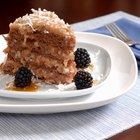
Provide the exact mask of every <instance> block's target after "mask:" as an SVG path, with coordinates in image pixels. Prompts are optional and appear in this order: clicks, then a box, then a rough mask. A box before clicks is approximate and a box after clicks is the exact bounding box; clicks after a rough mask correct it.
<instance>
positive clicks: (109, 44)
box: [0, 32, 137, 113]
mask: <svg viewBox="0 0 140 140" xmlns="http://www.w3.org/2000/svg"><path fill="white" fill-rule="evenodd" d="M76 37H77V40H78V41H79V42H82V41H84V42H87V43H92V44H95V45H97V46H101V47H103V48H104V49H105V50H107V52H108V53H109V54H110V57H111V62H112V66H111V72H110V75H109V77H108V80H107V83H106V84H104V85H103V86H102V87H100V88H99V89H97V90H96V91H95V93H94V94H88V95H85V96H81V97H73V98H66V99H61V98H58V99H50V100H43V99H42V100H31V99H29V100H27V99H26V100H24V99H14V98H13V99H12V98H4V97H1V98H0V112H9V113H56V112H67V111H77V110H84V109H90V108H95V107H99V106H102V105H105V104H108V103H110V102H112V101H113V100H115V99H116V98H117V97H119V96H120V95H122V94H123V93H125V92H126V91H128V90H129V89H130V88H132V86H133V85H134V83H135V81H136V78H137V65H136V60H135V57H134V55H133V53H132V51H131V50H130V48H129V47H128V46H127V45H126V44H125V43H123V42H122V41H120V40H118V39H115V38H112V37H108V36H105V35H100V34H94V33H82V32H79V33H76Z"/></svg>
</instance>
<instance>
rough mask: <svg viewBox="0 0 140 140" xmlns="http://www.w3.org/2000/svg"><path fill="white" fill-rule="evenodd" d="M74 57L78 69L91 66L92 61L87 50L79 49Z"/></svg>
mask: <svg viewBox="0 0 140 140" xmlns="http://www.w3.org/2000/svg"><path fill="white" fill-rule="evenodd" d="M74 55H75V63H76V67H77V68H86V67H88V66H89V65H90V63H91V59H90V55H89V53H88V52H87V50H86V49H83V48H78V49H77V50H76V51H75V53H74Z"/></svg>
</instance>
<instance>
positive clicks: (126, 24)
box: [88, 18, 140, 69]
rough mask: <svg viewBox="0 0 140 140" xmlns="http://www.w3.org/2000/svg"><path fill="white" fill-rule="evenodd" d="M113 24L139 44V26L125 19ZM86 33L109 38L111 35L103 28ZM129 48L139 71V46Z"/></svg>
mask: <svg viewBox="0 0 140 140" xmlns="http://www.w3.org/2000/svg"><path fill="white" fill-rule="evenodd" d="M115 23H116V24H117V25H118V26H119V27H120V28H121V29H122V30H123V31H124V32H125V33H126V34H127V35H128V36H129V38H131V39H133V40H135V41H138V42H140V24H138V23H136V22H133V21H131V20H128V19H125V18H122V19H119V20H117V21H115ZM88 32H94V33H100V34H105V35H109V36H111V33H110V32H109V31H108V30H107V29H106V27H105V26H103V27H100V28H97V29H93V30H88ZM130 48H131V50H132V51H133V53H134V55H135V57H136V60H137V64H138V68H139V69H140V45H133V46H132V47H130Z"/></svg>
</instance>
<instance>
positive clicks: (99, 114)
mask: <svg viewBox="0 0 140 140" xmlns="http://www.w3.org/2000/svg"><path fill="white" fill-rule="evenodd" d="M121 17H125V18H129V19H132V20H135V21H136V22H139V23H140V19H139V18H138V17H134V16H131V15H129V14H126V13H123V12H116V13H113V14H110V15H107V16H103V17H99V18H96V19H91V20H88V21H85V22H80V23H77V24H73V25H72V26H73V28H74V30H75V31H84V30H88V29H93V28H97V27H99V26H102V25H103V24H105V23H108V22H111V21H113V20H116V19H119V18H121ZM137 124H140V72H139V75H138V79H137V82H136V84H135V86H134V87H133V88H132V89H131V90H130V91H128V92H127V93H125V94H124V95H122V96H121V97H119V98H118V99H116V100H115V101H114V102H112V103H111V104H108V105H106V106H102V107H99V108H95V109H90V110H85V111H78V112H69V113H57V114H45V115H41V114H38V115H27V114H6V113H1V114H0V139H1V140H100V139H105V138H108V137H110V136H113V135H115V134H117V133H120V132H122V131H123V130H126V129H128V128H130V127H132V126H135V125H137Z"/></svg>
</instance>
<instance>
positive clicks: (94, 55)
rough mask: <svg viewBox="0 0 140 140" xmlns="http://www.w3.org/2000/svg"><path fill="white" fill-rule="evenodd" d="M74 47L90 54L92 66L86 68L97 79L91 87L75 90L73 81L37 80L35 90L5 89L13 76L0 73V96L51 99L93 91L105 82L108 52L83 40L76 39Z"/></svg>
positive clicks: (108, 70) (2, 56) (107, 71)
mask: <svg viewBox="0 0 140 140" xmlns="http://www.w3.org/2000/svg"><path fill="white" fill-rule="evenodd" d="M1 44H2V43H1ZM2 47H3V49H4V48H5V43H4V45H2ZM76 48H86V49H87V51H88V52H89V54H90V58H91V65H92V66H91V68H87V69H86V70H87V71H89V72H90V73H91V74H92V76H93V79H94V81H97V82H96V84H93V86H92V87H91V88H87V89H82V90H77V89H76V88H75V84H74V83H71V84H66V85H62V84H60V85H58V86H57V85H56V86H54V85H52V86H51V85H46V84H44V83H41V81H39V83H41V87H40V88H39V89H38V90H37V91H35V92H27V91H12V90H7V89H6V85H7V83H8V82H11V81H13V77H12V76H9V75H0V85H1V86H0V96H3V97H11V98H26V99H52V98H67V97H76V96H82V95H87V94H90V93H94V92H95V90H97V89H98V88H100V87H101V86H102V85H103V84H104V83H105V81H106V80H107V77H108V76H109V73H110V70H111V58H110V56H109V53H108V52H107V51H106V50H105V49H104V48H102V47H99V46H98V45H94V43H88V42H84V41H83V42H79V41H78V40H77V42H76ZM76 48H75V49H76ZM1 53H2V52H1ZM0 59H1V61H2V60H4V55H1V57H0Z"/></svg>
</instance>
